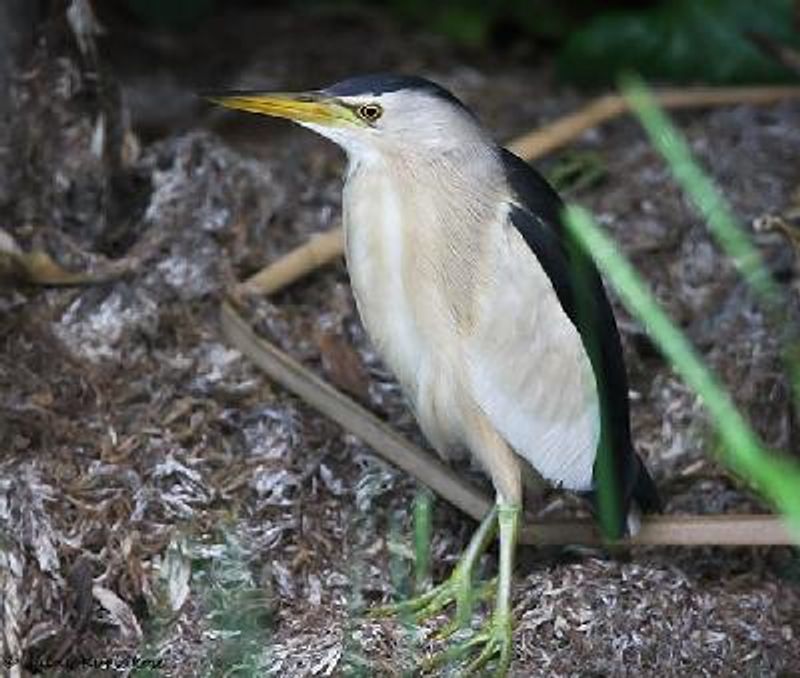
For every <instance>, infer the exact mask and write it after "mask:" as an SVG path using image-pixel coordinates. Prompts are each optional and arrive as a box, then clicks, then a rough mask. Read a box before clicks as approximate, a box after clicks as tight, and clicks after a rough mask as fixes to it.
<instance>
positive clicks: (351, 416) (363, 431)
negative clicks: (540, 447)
mask: <svg viewBox="0 0 800 678" xmlns="http://www.w3.org/2000/svg"><path fill="white" fill-rule="evenodd" d="M220 322H221V326H222V331H223V333H224V334H225V336H226V338H227V339H228V341H230V342H231V343H232V344H233V345H234V346H235V347H236V348H237V349H239V351H241V352H242V353H243V354H244V355H245V356H247V357H248V358H249V359H250V360H252V361H253V362H254V363H255V364H256V365H257V366H258V367H260V368H261V369H262V370H263V371H264V372H266V374H267V375H268V376H269V377H270V379H272V380H274V381H276V382H277V383H279V384H280V385H281V386H283V387H284V388H285V389H287V390H288V391H290V392H292V393H294V394H295V395H296V396H298V397H300V398H302V399H303V400H304V401H306V402H307V403H308V404H310V405H311V406H312V407H314V408H315V409H317V410H318V411H319V412H321V413H322V414H324V415H325V416H327V417H328V418H330V419H332V420H333V421H335V422H337V423H338V424H339V425H340V426H342V428H344V429H346V430H347V431H349V432H350V433H352V434H353V435H355V436H357V437H358V438H360V439H361V440H363V441H364V442H365V443H367V444H368V445H369V446H370V447H371V448H372V449H373V450H374V451H375V452H376V453H377V454H379V455H380V456H382V457H383V458H384V459H386V460H387V461H389V462H390V463H391V464H393V465H394V466H397V467H398V468H400V469H401V470H403V471H405V472H407V473H409V474H410V475H412V476H414V477H415V478H416V479H417V480H418V481H419V482H421V483H423V484H424V485H427V486H428V487H429V488H430V489H431V490H433V491H434V492H436V493H437V494H439V495H440V496H441V497H443V498H444V499H445V500H447V501H448V502H450V503H451V504H453V505H454V506H455V507H457V508H459V509H461V510H462V511H463V512H464V513H466V514H468V515H470V516H472V517H473V518H475V519H476V520H480V519H481V518H482V517H483V516H484V515H485V514H486V512H487V511H488V510H489V507H490V506H491V503H492V499H491V498H490V497H489V496H488V495H487V494H486V493H484V492H482V491H481V490H479V489H477V488H475V487H474V486H472V485H471V484H470V483H469V482H467V481H465V480H463V479H462V478H460V477H458V476H457V475H455V474H454V473H453V472H452V471H451V470H450V469H449V468H448V467H447V466H446V465H445V464H443V463H442V462H441V461H439V460H438V459H437V458H435V457H433V456H432V455H431V454H429V453H428V452H426V451H425V450H422V449H421V448H419V447H417V446H416V445H414V444H412V443H410V442H409V441H407V440H406V439H405V438H403V437H402V436H401V435H400V434H399V433H397V432H396V431H395V430H394V429H392V428H391V427H390V426H388V425H387V424H385V423H383V422H382V421H381V420H380V419H378V418H377V417H375V416H374V415H373V414H371V413H370V412H368V411H367V410H365V409H364V408H363V407H361V406H360V405H358V404H357V403H355V402H354V401H352V400H351V399H350V398H348V397H347V396H345V395H343V394H342V393H340V392H339V391H337V390H336V389H335V388H334V387H333V386H331V385H330V384H328V383H327V382H325V381H324V380H322V379H320V378H319V377H318V376H316V375H315V374H314V373H313V372H311V371H309V370H308V369H306V368H305V367H303V366H302V365H301V364H300V363H298V362H297V361H295V360H293V359H292V358H291V357H290V356H288V355H287V354H286V353H284V352H283V351H281V350H280V349H279V348H277V347H276V346H274V345H273V344H271V343H269V342H268V341H266V340H264V339H262V338H260V337H258V336H257V335H256V334H255V332H253V330H252V329H251V328H250V326H249V325H248V324H247V322H246V321H245V320H244V319H243V318H242V317H241V316H240V315H239V314H238V313H237V312H236V310H235V309H234V308H233V306H232V305H231V304H230V303H228V302H224V303H223V304H222V309H221V315H220ZM520 538H521V541H522V543H524V544H537V545H544V544H554V545H555V544H587V545H600V544H603V543H604V540H603V538H602V535H601V534H600V532H599V531H598V529H597V527H596V526H595V524H594V523H592V522H590V521H576V520H573V521H558V522H533V523H530V522H529V523H526V524H525V525H523V527H522V531H521V535H520ZM624 543H630V544H638V545H645V544H648V545H656V544H658V545H669V544H671V545H683V546H690V545H712V544H713V545H727V546H733V545H774V544H793V543H794V542H793V541H792V539H791V537H790V535H789V531H788V529H787V528H786V527H785V526H784V524H783V522H782V521H781V520H780V518H777V517H775V516H769V515H739V516H658V517H648V518H647V519H646V520H644V521H643V523H642V529H641V531H640V532H639V534H637V535H636V537H634V538H632V539H629V540H626V541H625V542H624Z"/></svg>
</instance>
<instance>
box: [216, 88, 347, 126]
mask: <svg viewBox="0 0 800 678" xmlns="http://www.w3.org/2000/svg"><path fill="white" fill-rule="evenodd" d="M205 98H206V99H208V100H209V101H211V102H213V103H215V104H219V105H220V106H225V107H226V108H232V109H234V110H238V111H248V112H249V113H259V114H261V115H269V116H272V117H275V118H288V119H289V120H294V121H295V122H301V123H302V122H307V123H315V124H317V125H328V126H331V125H337V124H343V123H354V122H357V121H358V118H357V116H356V115H355V114H354V113H353V111H352V110H351V109H350V108H348V107H347V106H345V105H343V104H342V103H340V102H339V101H337V100H336V99H333V98H330V97H326V96H325V95H323V94H317V93H315V92H298V93H292V92H263V93H262V92H231V93H221V94H209V95H206V96H205Z"/></svg>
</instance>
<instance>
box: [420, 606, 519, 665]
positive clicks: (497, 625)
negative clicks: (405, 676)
mask: <svg viewBox="0 0 800 678" xmlns="http://www.w3.org/2000/svg"><path fill="white" fill-rule="evenodd" d="M476 655H477V656H476ZM513 655H514V646H513V641H512V619H511V615H510V614H508V613H502V614H501V613H499V612H497V611H495V613H494V614H493V615H492V618H491V619H490V620H489V621H488V622H487V623H486V625H485V626H484V627H483V628H482V629H481V630H480V631H479V632H478V633H477V634H475V635H474V636H472V637H471V638H468V639H467V640H465V641H463V642H461V643H459V644H457V645H455V646H454V647H452V648H450V649H449V650H447V651H445V652H442V653H441V654H438V655H436V656H434V657H432V658H431V659H429V660H427V661H425V662H423V663H422V664H421V665H420V668H421V669H422V670H423V671H425V672H434V671H437V670H438V669H441V668H442V667H443V666H447V665H454V664H456V663H458V664H459V665H462V666H463V665H464V664H466V666H464V667H463V668H462V669H460V670H459V673H458V675H459V676H470V675H476V674H479V673H480V675H486V672H485V671H484V669H485V667H486V666H487V664H489V662H491V661H492V660H495V665H494V671H493V675H494V676H505V675H506V674H507V673H508V669H509V666H510V665H511V659H512V658H513Z"/></svg>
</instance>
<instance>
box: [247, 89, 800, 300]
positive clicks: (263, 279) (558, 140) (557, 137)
mask: <svg viewBox="0 0 800 678" xmlns="http://www.w3.org/2000/svg"><path fill="white" fill-rule="evenodd" d="M656 99H657V100H658V102H659V104H661V105H662V106H663V107H664V108H702V107H708V106H724V105H728V104H750V105H766V104H773V103H776V102H778V101H782V100H786V99H800V87H721V88H713V87H709V88H705V87H703V88H692V89H675V90H672V89H668V90H662V91H661V92H659V93H658V94H657V95H656ZM627 110H628V104H627V102H626V101H625V100H624V99H623V98H622V97H621V96H619V95H618V94H607V95H605V96H601V97H598V98H597V99H595V100H594V101H592V102H590V103H589V104H587V105H586V106H584V107H583V108H581V109H580V110H578V111H576V112H575V113H571V114H569V115H566V116H564V117H562V118H559V119H558V120H555V121H554V122H552V123H550V124H549V125H545V126H544V127H541V128H540V129H537V130H535V131H533V132H530V133H529V134H525V135H523V136H521V137H517V138H516V139H514V140H512V141H511V142H510V143H509V145H508V148H509V149H510V150H511V151H513V152H514V153H516V154H517V155H518V156H520V157H521V158H525V159H526V160H535V159H536V158H540V157H542V156H544V155H547V154H548V153H550V152H551V151H553V150H555V149H556V148H559V147H561V146H564V145H566V144H568V143H569V142H570V141H572V140H573V139H575V138H577V137H579V136H580V135H581V134H582V133H583V132H585V131H586V130H588V129H591V128H593V127H596V126H598V125H600V124H602V123H604V122H607V121H609V120H612V119H613V118H616V117H618V116H620V115H622V114H623V113H625V112H627ZM343 249H344V237H343V235H342V229H341V227H335V228H333V229H331V230H330V231H327V232H326V233H321V234H317V235H314V236H312V237H311V239H310V240H309V241H308V242H307V243H305V244H304V245H301V246H300V247H298V248H296V249H294V250H292V251H291V252H289V253H288V254H286V255H285V256H283V257H281V258H280V259H278V260H277V261H276V262H274V263H272V264H270V265H269V266H267V267H266V268H264V269H262V270H261V271H260V272H258V273H256V274H255V275H253V276H252V277H250V278H248V279H247V280H246V281H245V282H243V283H241V284H240V285H238V286H237V288H236V293H237V294H242V293H243V294H271V293H273V292H276V291H277V290H280V289H282V288H283V287H286V286H287V285H290V284H291V283H293V282H294V281H296V280H299V279H300V278H302V277H304V276H306V275H308V274H309V273H311V272H312V271H314V270H316V269H318V268H320V267H322V266H324V265H325V264H327V263H328V262H330V261H333V260H334V259H336V258H337V257H339V256H340V255H341V253H342V251H343Z"/></svg>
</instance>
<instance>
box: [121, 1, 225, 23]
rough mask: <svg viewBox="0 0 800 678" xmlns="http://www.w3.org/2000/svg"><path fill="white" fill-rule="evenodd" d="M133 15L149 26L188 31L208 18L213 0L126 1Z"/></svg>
mask: <svg viewBox="0 0 800 678" xmlns="http://www.w3.org/2000/svg"><path fill="white" fill-rule="evenodd" d="M127 2H128V6H129V7H130V8H131V10H133V12H134V13H135V14H137V15H138V16H139V17H141V18H142V19H144V20H145V21H147V22H148V23H150V24H154V25H156V26H162V27H164V28H170V29H175V30H188V29H190V28H192V27H193V26H195V25H196V24H197V23H198V22H199V21H201V20H202V19H205V18H206V17H208V16H210V15H211V13H212V12H213V11H214V10H215V9H216V4H217V3H216V2H215V0H127Z"/></svg>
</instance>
